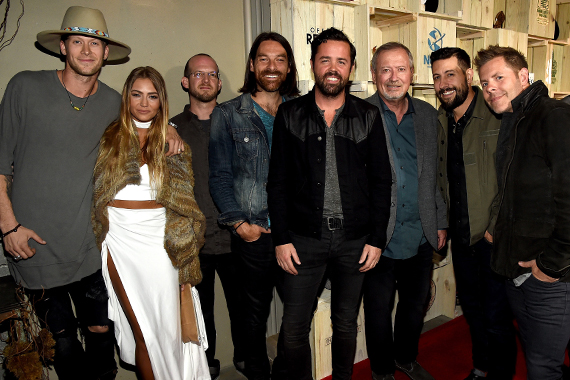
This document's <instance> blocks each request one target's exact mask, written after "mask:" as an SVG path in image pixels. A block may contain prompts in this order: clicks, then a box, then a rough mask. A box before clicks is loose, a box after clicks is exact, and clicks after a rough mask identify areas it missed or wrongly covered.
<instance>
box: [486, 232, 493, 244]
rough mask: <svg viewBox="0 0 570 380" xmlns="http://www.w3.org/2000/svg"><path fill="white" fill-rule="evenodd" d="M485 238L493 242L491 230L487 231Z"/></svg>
mask: <svg viewBox="0 0 570 380" xmlns="http://www.w3.org/2000/svg"><path fill="white" fill-rule="evenodd" d="M485 240H487V242H488V243H489V244H493V235H491V234H490V233H489V231H485Z"/></svg>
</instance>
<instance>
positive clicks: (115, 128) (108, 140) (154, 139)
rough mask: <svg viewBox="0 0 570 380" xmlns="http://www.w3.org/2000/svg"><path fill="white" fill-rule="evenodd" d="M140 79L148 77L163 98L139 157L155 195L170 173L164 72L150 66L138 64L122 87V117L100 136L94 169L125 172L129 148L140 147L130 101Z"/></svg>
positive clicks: (159, 96) (114, 172)
mask: <svg viewBox="0 0 570 380" xmlns="http://www.w3.org/2000/svg"><path fill="white" fill-rule="evenodd" d="M137 79H149V80H150V81H151V82H152V84H153V86H154V88H155V89H156V92H157V93H158V98H159V100H160V108H159V110H158V113H157V114H156V116H155V117H154V119H153V120H152V124H151V126H150V128H149V130H148V136H147V140H146V142H145V143H144V145H143V146H142V148H140V149H141V156H140V157H141V158H142V162H146V164H147V165H148V170H149V173H150V183H151V187H152V189H153V192H154V193H155V195H156V194H158V193H159V191H160V189H161V187H162V184H163V181H164V179H165V175H166V173H167V171H166V156H165V154H164V149H165V145H166V131H167V129H168V97H167V95H166V84H165V83H164V79H163V78H162V75H160V73H159V72H158V71H156V70H155V69H154V68H152V67H150V66H145V67H137V68H136V69H134V70H133V71H131V73H130V74H129V76H128V78H127V81H126V82H125V85H124V87H123V94H122V101H121V111H120V113H119V118H118V119H117V120H116V121H114V122H113V123H112V124H111V125H110V126H109V127H108V128H107V130H106V131H105V133H104V134H103V137H102V138H101V146H100V148H99V156H98V158H97V164H96V166H95V171H96V172H100V171H101V170H103V171H105V172H107V175H109V176H111V177H120V176H122V175H123V173H121V171H122V170H123V168H124V167H125V163H126V162H127V161H128V160H129V152H131V150H132V149H133V148H135V147H136V148H139V147H140V142H139V138H138V133H137V129H136V127H135V124H134V122H133V116H132V115H131V101H130V94H131V90H132V88H133V85H134V83H135V81H136V80H137Z"/></svg>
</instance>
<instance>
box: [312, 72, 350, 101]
mask: <svg viewBox="0 0 570 380" xmlns="http://www.w3.org/2000/svg"><path fill="white" fill-rule="evenodd" d="M330 77H334V78H338V79H339V81H338V82H337V83H326V79H327V78H330ZM347 83H348V78H343V77H341V76H340V75H339V74H338V73H336V72H327V73H325V74H324V75H323V76H318V75H316V74H315V85H316V86H317V88H318V89H319V90H320V91H321V93H322V94H323V95H325V96H327V97H330V98H334V97H336V96H337V95H338V94H340V93H341V92H342V91H344V89H345V87H346V85H347Z"/></svg>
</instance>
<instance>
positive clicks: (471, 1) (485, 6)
mask: <svg viewBox="0 0 570 380" xmlns="http://www.w3.org/2000/svg"><path fill="white" fill-rule="evenodd" d="M493 7H494V2H493V0H463V10H462V16H461V22H460V23H461V24H463V25H468V26H477V27H483V28H492V27H493V21H494V19H495V14H496V13H494V8H493Z"/></svg>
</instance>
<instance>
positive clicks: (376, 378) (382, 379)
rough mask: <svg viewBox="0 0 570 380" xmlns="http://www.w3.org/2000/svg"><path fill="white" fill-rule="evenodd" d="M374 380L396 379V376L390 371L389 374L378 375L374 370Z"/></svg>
mask: <svg viewBox="0 0 570 380" xmlns="http://www.w3.org/2000/svg"><path fill="white" fill-rule="evenodd" d="M372 380H396V379H395V378H394V374H393V373H389V374H387V375H377V374H375V373H374V372H372Z"/></svg>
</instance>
